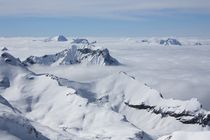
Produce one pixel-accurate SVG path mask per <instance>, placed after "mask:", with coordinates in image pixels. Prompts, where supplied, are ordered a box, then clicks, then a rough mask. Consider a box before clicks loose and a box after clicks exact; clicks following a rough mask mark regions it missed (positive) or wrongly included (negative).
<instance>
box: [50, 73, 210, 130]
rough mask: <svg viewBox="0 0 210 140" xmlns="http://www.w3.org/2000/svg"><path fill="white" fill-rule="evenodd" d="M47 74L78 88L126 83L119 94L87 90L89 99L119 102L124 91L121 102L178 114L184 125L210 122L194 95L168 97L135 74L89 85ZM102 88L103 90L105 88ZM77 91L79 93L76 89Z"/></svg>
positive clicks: (134, 106) (122, 74) (175, 115)
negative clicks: (105, 93) (118, 99)
mask: <svg viewBox="0 0 210 140" xmlns="http://www.w3.org/2000/svg"><path fill="white" fill-rule="evenodd" d="M46 76H49V77H51V78H52V79H54V80H56V81H57V82H58V83H59V85H61V86H67V87H69V86H70V87H71V88H72V87H73V88H74V89H76V88H75V87H85V86H86V87H90V85H94V86H93V87H97V86H100V85H101V84H103V86H104V87H105V88H106V82H108V81H109V82H110V83H112V85H113V87H112V88H113V89H115V88H116V89H117V88H119V89H120V88H121V89H122V87H121V85H122V86H124V88H125V90H123V91H122V92H120V93H118V94H116V95H115V94H113V93H112V92H114V91H110V93H108V95H97V94H98V93H96V92H97V91H94V90H91V89H86V90H88V91H89V96H88V100H89V101H91V102H97V101H102V100H103V101H104V100H106V101H105V102H106V103H107V102H110V104H115V103H114V102H115V101H114V100H110V99H111V98H117V96H120V94H122V97H124V99H122V101H121V102H122V103H124V104H125V105H126V106H128V107H131V108H136V109H140V110H147V111H148V112H152V113H154V114H157V115H159V114H160V115H161V116H162V117H167V116H168V117H174V118H176V119H177V120H178V121H180V122H182V123H184V124H199V125H202V126H206V125H210V112H208V111H205V110H203V109H202V105H201V104H200V103H199V102H198V100H197V99H195V98H192V99H191V100H186V101H181V100H175V99H164V98H163V96H162V94H161V93H159V92H158V91H156V90H154V89H152V88H150V87H149V86H148V85H146V84H142V83H140V82H138V80H136V79H135V77H133V76H130V75H128V74H127V73H126V72H119V73H118V74H114V75H111V76H109V77H108V78H107V79H109V80H107V81H106V78H105V79H103V80H102V81H99V82H94V83H86V85H85V84H82V83H76V82H73V81H68V80H67V79H63V78H59V77H57V76H54V75H51V74H46ZM122 81H123V82H122ZM81 85H82V86H81ZM130 88H134V89H135V91H136V93H132V92H133V91H130V92H128V91H126V90H128V89H130ZM80 90H81V91H82V89H79V90H78V91H79V92H78V94H79V95H80V96H83V93H80V92H81V91H80ZM99 90H100V91H102V90H103V89H99ZM107 90H109V88H107ZM131 90H133V89H131ZM140 91H144V92H146V94H145V93H141V92H140ZM115 92H116V91H115ZM74 93H77V92H76V91H75V92H74ZM86 93H87V92H86ZM131 93H132V94H131ZM109 98H110V99H109Z"/></svg>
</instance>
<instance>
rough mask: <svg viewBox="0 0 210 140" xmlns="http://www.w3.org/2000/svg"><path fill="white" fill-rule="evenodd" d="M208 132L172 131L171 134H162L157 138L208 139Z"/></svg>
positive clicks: (169, 139)
mask: <svg viewBox="0 0 210 140" xmlns="http://www.w3.org/2000/svg"><path fill="white" fill-rule="evenodd" d="M209 138H210V132H209V131H204V132H184V131H178V132H174V133H172V134H171V135H168V136H163V137H161V138H159V139H158V140H209Z"/></svg>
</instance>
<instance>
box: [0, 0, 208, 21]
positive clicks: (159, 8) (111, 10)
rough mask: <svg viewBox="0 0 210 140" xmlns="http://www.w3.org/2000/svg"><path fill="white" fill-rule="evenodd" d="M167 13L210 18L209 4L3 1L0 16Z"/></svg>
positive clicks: (192, 0)
mask: <svg viewBox="0 0 210 140" xmlns="http://www.w3.org/2000/svg"><path fill="white" fill-rule="evenodd" d="M166 10H168V11H173V10H174V11H177V12H194V13H205V14H210V1H209V0H0V16H19V17H20V16H29V17H33V16H38V17H98V18H122V19H129V18H130V19H132V18H135V16H133V15H141V16H144V15H147V14H167V13H165V12H166Z"/></svg>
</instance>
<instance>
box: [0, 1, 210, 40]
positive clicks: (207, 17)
mask: <svg viewBox="0 0 210 140" xmlns="http://www.w3.org/2000/svg"><path fill="white" fill-rule="evenodd" d="M58 34H64V35H66V36H123V37H125V36H198V37H200V36H202V37H210V2H209V1H208V0H185V1H184V2H183V0H182V1H181V0H176V1H172V0H171V1H169V0H168V1H166V0H118V1H113V0H106V1H102V0H77V1H76V0H36V1H33V0H19V1H17V0H0V36H54V35H58Z"/></svg>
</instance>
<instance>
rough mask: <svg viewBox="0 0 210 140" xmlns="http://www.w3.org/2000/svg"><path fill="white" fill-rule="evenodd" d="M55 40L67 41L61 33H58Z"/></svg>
mask: <svg viewBox="0 0 210 140" xmlns="http://www.w3.org/2000/svg"><path fill="white" fill-rule="evenodd" d="M56 40H57V41H68V39H67V38H66V37H65V36H63V35H59V36H58V37H57V39H56Z"/></svg>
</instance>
